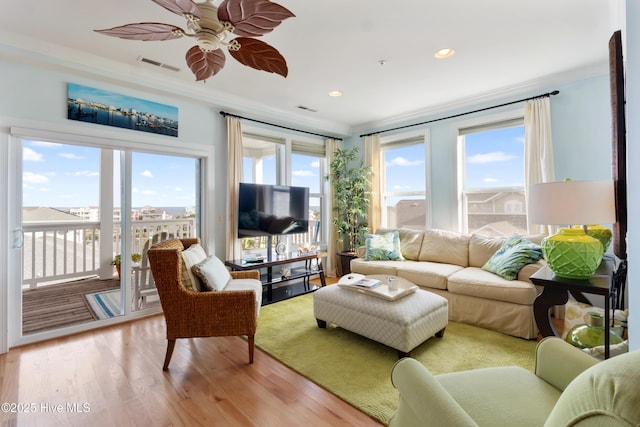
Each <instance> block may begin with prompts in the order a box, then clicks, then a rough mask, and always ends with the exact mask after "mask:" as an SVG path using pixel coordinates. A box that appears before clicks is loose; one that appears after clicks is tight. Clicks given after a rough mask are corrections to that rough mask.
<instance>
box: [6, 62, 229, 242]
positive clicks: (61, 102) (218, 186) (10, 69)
mask: <svg viewBox="0 0 640 427" xmlns="http://www.w3.org/2000/svg"><path fill="white" fill-rule="evenodd" d="M0 70H2V78H1V79H0V118H1V119H3V122H5V123H8V124H9V125H10V126H28V127H37V128H38V129H42V130H49V131H52V130H53V131H59V132H67V133H74V132H78V133H82V134H90V135H95V136H102V134H103V133H105V130H106V129H108V132H109V135H111V136H113V135H116V138H121V139H122V140H124V141H132V140H133V141H135V140H136V138H138V137H139V138H149V139H151V140H152V141H153V140H157V141H158V142H159V143H163V144H169V145H171V144H175V146H178V147H179V146H180V145H181V144H184V143H188V144H196V145H206V146H213V147H214V156H213V157H214V158H213V174H214V182H215V188H214V189H208V192H209V194H212V193H214V192H219V191H220V192H222V193H221V194H222V196H221V197H215V200H217V201H218V202H217V203H215V205H214V206H215V207H214V212H213V214H212V215H211V218H225V217H226V204H225V203H220V202H219V201H220V200H222V201H224V200H225V199H226V198H225V197H224V195H225V194H226V179H227V173H226V162H227V148H226V147H227V143H226V141H227V131H226V124H225V121H224V118H222V116H220V114H218V109H215V108H213V106H212V105H207V104H205V103H202V102H199V101H194V100H192V99H187V98H184V97H180V96H175V95H173V94H170V93H168V92H167V91H164V92H163V91H160V90H157V91H152V90H149V89H148V88H147V89H145V88H144V87H141V86H140V85H136V84H135V82H116V81H114V80H113V79H100V78H95V77H87V76H85V75H83V74H81V73H71V72H65V71H63V70H59V69H56V68H46V69H45V68H42V67H39V66H36V65H33V64H31V63H28V62H23V61H10V60H7V59H6V58H0ZM70 82H71V83H77V84H82V85H85V86H89V87H94V88H99V89H104V90H108V91H111V92H115V93H119V94H126V95H129V96H133V97H136V98H141V99H145V100H148V101H154V102H158V103H162V104H167V105H171V106H174V107H177V108H178V114H179V122H180V128H179V132H178V134H179V135H178V137H169V136H163V135H153V134H149V133H143V132H137V131H133V130H129V129H119V128H114V127H107V126H100V125H96V124H92V123H83V122H77V121H73V120H68V119H67V102H66V99H67V83H70ZM25 121H26V123H28V124H27V125H25V124H24V122H25ZM142 135H144V136H142ZM222 225H223V224H221V223H219V222H217V223H216V232H215V234H216V235H217V238H216V239H215V242H216V243H215V245H216V248H215V252H216V253H218V254H220V253H225V245H224V238H223V237H224V233H225V228H224V227H223V226H222Z"/></svg>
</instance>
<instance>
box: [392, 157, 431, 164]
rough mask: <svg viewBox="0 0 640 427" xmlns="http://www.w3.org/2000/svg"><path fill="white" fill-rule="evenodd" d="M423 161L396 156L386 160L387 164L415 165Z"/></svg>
mask: <svg viewBox="0 0 640 427" xmlns="http://www.w3.org/2000/svg"><path fill="white" fill-rule="evenodd" d="M422 163H424V161H423V160H408V159H405V158H404V157H396V158H395V159H392V160H391V161H390V162H387V165H388V166H416V165H421V164H422Z"/></svg>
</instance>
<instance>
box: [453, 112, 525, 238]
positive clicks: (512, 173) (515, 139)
mask: <svg viewBox="0 0 640 427" xmlns="http://www.w3.org/2000/svg"><path fill="white" fill-rule="evenodd" d="M458 135H459V136H458V147H459V149H460V162H461V167H460V168H459V170H460V171H461V176H460V184H461V189H462V190H461V222H462V229H463V231H464V232H468V233H477V234H483V235H487V236H509V235H511V234H513V233H519V234H526V232H527V213H526V209H525V206H526V204H525V194H524V125H523V119H522V118H516V119H509V120H504V121H500V122H494V123H489V124H482V125H479V126H473V127H467V128H462V129H459V131H458Z"/></svg>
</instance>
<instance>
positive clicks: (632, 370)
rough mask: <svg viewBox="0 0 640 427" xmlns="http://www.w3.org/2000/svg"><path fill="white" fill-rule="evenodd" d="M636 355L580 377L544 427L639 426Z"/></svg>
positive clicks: (638, 359) (601, 365)
mask: <svg viewBox="0 0 640 427" xmlns="http://www.w3.org/2000/svg"><path fill="white" fill-rule="evenodd" d="M638 366H640V351H633V352H630V353H625V354H621V355H619V356H615V357H613V358H611V359H607V360H606V361H604V362H600V363H598V364H597V365H595V366H593V367H592V368H590V369H589V370H587V371H584V372H583V373H581V374H580V375H579V376H578V377H576V379H575V380H573V381H572V382H571V383H570V384H569V385H568V386H567V388H566V389H565V391H564V393H562V396H561V397H560V399H559V400H558V403H557V404H556V406H555V408H554V409H553V411H552V412H551V415H550V416H549V419H548V420H547V422H546V424H545V426H559V425H562V426H574V425H580V426H582V425H585V426H638V425H640V389H638V383H640V370H639V369H638Z"/></svg>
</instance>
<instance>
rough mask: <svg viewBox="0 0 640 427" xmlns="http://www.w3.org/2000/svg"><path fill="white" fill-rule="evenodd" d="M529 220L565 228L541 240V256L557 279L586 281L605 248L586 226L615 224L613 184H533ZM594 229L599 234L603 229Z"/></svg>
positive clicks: (610, 182)
mask: <svg viewBox="0 0 640 427" xmlns="http://www.w3.org/2000/svg"><path fill="white" fill-rule="evenodd" d="M529 220H530V221H531V222H532V223H534V224H544V225H564V226H566V228H560V229H559V230H558V233H556V234H554V235H552V236H548V237H546V238H545V239H544V240H543V241H542V254H543V255H544V258H545V259H546V260H547V264H548V265H549V268H550V269H551V271H553V272H554V273H555V274H556V276H558V277H562V278H567V279H586V278H589V277H591V276H592V275H593V273H594V272H595V271H596V269H597V268H598V266H599V265H600V262H601V261H602V255H603V254H604V250H605V247H604V246H603V243H601V241H600V240H598V239H596V238H594V237H591V236H589V235H588V233H587V231H588V228H587V227H588V226H589V225H593V224H613V223H614V222H615V221H616V213H615V200H614V190H613V181H612V180H604V181H568V180H567V181H564V182H548V183H543V184H536V185H534V186H533V187H532V188H531V192H530V194H529ZM572 225H581V226H582V227H578V228H575V227H571V226H572ZM595 228H597V229H598V232H601V231H602V227H594V229H595Z"/></svg>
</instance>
